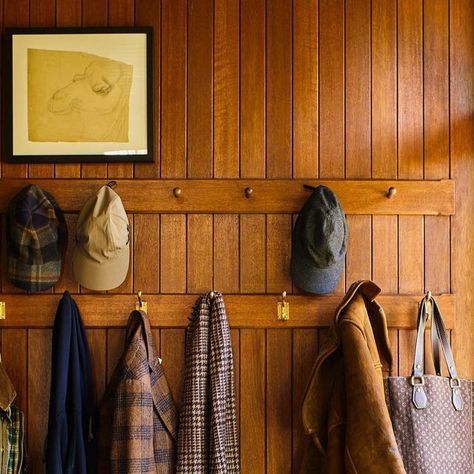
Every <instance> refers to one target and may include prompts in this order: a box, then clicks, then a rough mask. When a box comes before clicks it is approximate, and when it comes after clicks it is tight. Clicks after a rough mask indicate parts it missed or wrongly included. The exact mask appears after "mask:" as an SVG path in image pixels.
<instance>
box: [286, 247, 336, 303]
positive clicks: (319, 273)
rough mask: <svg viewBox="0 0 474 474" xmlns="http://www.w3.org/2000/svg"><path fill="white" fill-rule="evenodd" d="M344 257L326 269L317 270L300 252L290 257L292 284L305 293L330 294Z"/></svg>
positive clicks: (334, 287)
mask: <svg viewBox="0 0 474 474" xmlns="http://www.w3.org/2000/svg"><path fill="white" fill-rule="evenodd" d="M344 262H345V255H342V256H341V257H340V258H339V260H338V261H336V262H335V263H334V265H331V266H330V267H327V268H318V267H315V266H314V265H312V264H311V263H310V260H309V259H308V257H307V256H304V255H302V254H301V253H300V252H297V251H296V252H295V250H293V253H292V255H291V278H292V280H293V283H294V284H295V285H296V286H297V287H298V288H299V289H300V290H303V291H305V292H307V293H314V294H316V295H324V294H327V293H332V292H333V291H334V290H335V289H336V286H337V284H338V283H339V279H340V278H341V273H342V270H343V268H344Z"/></svg>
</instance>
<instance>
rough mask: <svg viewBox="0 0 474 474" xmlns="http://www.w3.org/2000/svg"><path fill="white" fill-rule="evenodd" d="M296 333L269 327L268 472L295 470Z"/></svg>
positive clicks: (267, 353) (267, 395)
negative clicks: (293, 353)
mask: <svg viewBox="0 0 474 474" xmlns="http://www.w3.org/2000/svg"><path fill="white" fill-rule="evenodd" d="M292 348H293V346H292V334H291V330H289V329H268V330H267V350H266V360H267V390H266V395H265V399H266V406H267V412H266V415H267V472H274V473H277V472H290V471H291V455H292V449H291V443H290V442H289V441H290V440H291V435H292V421H293V420H292V418H293V417H292V414H291V413H292V398H291V397H292V386H291V383H292V379H291V370H292V360H293V359H292Z"/></svg>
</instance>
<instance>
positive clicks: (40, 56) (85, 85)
mask: <svg viewBox="0 0 474 474" xmlns="http://www.w3.org/2000/svg"><path fill="white" fill-rule="evenodd" d="M132 79H133V66H131V65H128V64H125V63H123V62H120V61H115V60H113V59H109V58H105V57H100V56H96V55H93V54H89V53H83V52H79V51H77V52H76V51H51V50H41V49H28V139H29V140H30V141H34V142H128V121H129V118H128V117H129V107H130V103H129V102H130V88H131V85H132Z"/></svg>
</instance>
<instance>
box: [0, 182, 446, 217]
mask: <svg viewBox="0 0 474 474" xmlns="http://www.w3.org/2000/svg"><path fill="white" fill-rule="evenodd" d="M28 183H34V184H37V185H39V186H41V187H42V188H43V189H45V190H46V191H49V192H50V193H51V194H52V195H53V196H54V197H55V198H56V200H57V201H58V203H59V205H60V207H61V208H62V209H63V211H70V212H74V211H79V210H80V209H81V207H82V206H83V204H84V203H85V201H86V200H87V198H88V197H89V196H91V195H92V194H93V193H94V191H95V190H97V189H98V188H99V187H100V186H102V185H103V184H105V183H107V180H91V179H82V180H67V179H54V180H52V179H49V180H43V179H39V180H38V179H31V180H24V179H8V180H6V179H3V180H0V212H5V210H6V209H7V206H8V202H9V200H10V199H11V198H12V197H13V196H14V195H15V194H16V193H17V192H18V191H19V190H20V189H21V188H22V187H24V186H26V185H27V184H28ZM303 184H311V185H318V184H324V185H326V186H329V187H330V188H331V189H333V190H334V192H335V193H336V194H337V195H338V197H339V199H340V201H341V203H342V206H343V208H344V210H345V212H346V213H347V214H391V215H396V214H402V215H451V214H454V187H455V186H454V181H453V180H440V181H426V180H423V181H420V180H404V181H396V180H393V181H378V180H360V181H350V180H332V181H328V180H323V181H314V180H301V179H275V180H261V179H255V180H251V179H233V180H230V179H208V180H195V179H187V180H139V179H135V180H118V181H117V188H116V191H117V192H118V193H119V194H120V196H121V197H122V200H123V203H124V205H125V208H126V209H127V211H129V212H144V213H153V212H157V213H158V212H163V213H168V212H169V213H187V212H188V213H189V212H193V213H269V214H271V213H277V214H280V213H292V212H298V211H299V210H300V208H301V206H302V205H303V203H304V201H305V200H306V199H307V197H308V196H309V195H310V191H308V190H305V189H304V188H303ZM391 188H392V189H391ZM390 189H391V190H390Z"/></svg>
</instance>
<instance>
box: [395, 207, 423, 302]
mask: <svg viewBox="0 0 474 474" xmlns="http://www.w3.org/2000/svg"><path fill="white" fill-rule="evenodd" d="M423 241H424V236H423V217H420V216H400V217H399V241H398V255H399V278H398V288H399V291H400V293H402V294H417V293H418V294H419V293H422V292H423V290H424V242H423Z"/></svg>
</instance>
